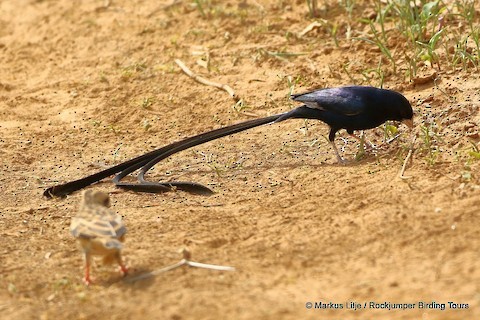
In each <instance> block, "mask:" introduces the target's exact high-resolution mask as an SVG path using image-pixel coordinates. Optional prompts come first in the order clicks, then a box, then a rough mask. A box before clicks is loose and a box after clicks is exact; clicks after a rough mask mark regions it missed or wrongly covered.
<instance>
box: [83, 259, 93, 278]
mask: <svg viewBox="0 0 480 320" xmlns="http://www.w3.org/2000/svg"><path fill="white" fill-rule="evenodd" d="M84 258H85V277H84V278H83V283H85V284H86V285H87V286H89V285H91V284H92V279H90V265H91V264H92V256H91V255H90V253H88V252H85V255H84Z"/></svg>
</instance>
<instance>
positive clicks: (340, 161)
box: [330, 141, 346, 164]
mask: <svg viewBox="0 0 480 320" xmlns="http://www.w3.org/2000/svg"><path fill="white" fill-rule="evenodd" d="M330 145H331V146H332V149H333V151H335V154H336V155H337V161H338V163H340V164H345V163H346V160H344V159H343V158H342V156H340V152H338V149H337V146H336V145H335V142H334V141H330Z"/></svg>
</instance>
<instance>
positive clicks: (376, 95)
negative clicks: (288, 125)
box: [276, 86, 413, 142]
mask: <svg viewBox="0 0 480 320" xmlns="http://www.w3.org/2000/svg"><path fill="white" fill-rule="evenodd" d="M292 99H293V100H295V101H299V102H303V103H304V105H303V106H301V107H298V108H296V109H293V110H292V111H290V112H287V113H285V114H284V115H282V116H281V117H279V118H278V119H277V120H276V122H279V121H283V120H287V119H292V118H303V119H318V120H321V121H323V122H325V123H326V124H328V125H329V126H330V135H329V139H330V141H332V142H333V140H334V138H335V133H336V132H337V131H338V130H340V129H346V130H347V132H348V133H350V134H352V133H353V131H354V130H366V129H372V128H375V127H378V126H379V125H381V124H382V123H384V122H385V121H387V120H396V121H411V120H412V118H413V110H412V106H411V105H410V103H409V102H408V100H407V99H406V98H405V97H404V96H403V95H402V94H400V93H398V92H395V91H391V90H386V89H378V88H374V87H362V86H350V87H340V88H329V89H322V90H316V91H311V92H307V93H302V94H295V95H292Z"/></svg>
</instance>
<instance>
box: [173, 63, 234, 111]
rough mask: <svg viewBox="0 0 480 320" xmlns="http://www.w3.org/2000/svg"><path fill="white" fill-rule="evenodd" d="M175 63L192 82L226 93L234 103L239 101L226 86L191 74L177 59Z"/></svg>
mask: <svg viewBox="0 0 480 320" xmlns="http://www.w3.org/2000/svg"><path fill="white" fill-rule="evenodd" d="M175 63H176V64H177V65H178V66H179V67H180V68H181V69H182V70H183V72H185V73H186V74H187V76H189V77H190V78H192V79H193V80H195V81H197V82H199V83H201V84H204V85H206V86H211V87H215V88H218V89H221V90H223V91H226V92H227V93H228V94H229V95H230V96H231V97H232V98H233V100H235V102H238V101H240V98H239V97H238V96H237V95H236V94H235V91H233V89H232V88H231V87H229V86H228V85H226V84H221V83H218V82H213V81H210V80H207V79H205V78H203V77H201V76H199V75H198V74H195V73H193V71H192V70H190V69H188V67H187V66H186V65H185V64H184V63H183V62H182V61H181V60H179V59H175Z"/></svg>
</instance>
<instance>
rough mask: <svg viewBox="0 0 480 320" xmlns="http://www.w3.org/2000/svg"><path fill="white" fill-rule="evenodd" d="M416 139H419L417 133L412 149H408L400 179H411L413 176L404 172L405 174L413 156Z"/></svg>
mask: <svg viewBox="0 0 480 320" xmlns="http://www.w3.org/2000/svg"><path fill="white" fill-rule="evenodd" d="M415 140H417V135H416V134H415V135H414V136H413V139H412V144H411V145H410V149H409V150H408V154H407V156H406V157H405V160H404V161H403V166H402V170H400V179H410V178H411V177H406V176H404V174H405V169H406V168H407V163H408V162H409V161H410V159H411V158H412V154H413V147H414V146H415Z"/></svg>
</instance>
